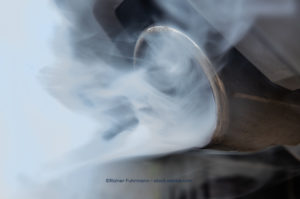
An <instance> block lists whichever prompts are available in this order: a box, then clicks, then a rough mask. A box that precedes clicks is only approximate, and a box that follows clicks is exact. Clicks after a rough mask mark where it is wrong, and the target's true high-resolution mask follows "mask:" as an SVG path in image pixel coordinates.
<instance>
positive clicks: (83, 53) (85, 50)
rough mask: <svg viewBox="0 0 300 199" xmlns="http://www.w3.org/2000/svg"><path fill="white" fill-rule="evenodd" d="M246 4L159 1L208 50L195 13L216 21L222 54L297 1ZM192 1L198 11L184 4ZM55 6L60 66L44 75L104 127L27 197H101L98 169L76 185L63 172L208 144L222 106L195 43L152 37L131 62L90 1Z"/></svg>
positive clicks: (61, 96) (53, 89)
mask: <svg viewBox="0 0 300 199" xmlns="http://www.w3.org/2000/svg"><path fill="white" fill-rule="evenodd" d="M107 1H109V0H107ZM102 2H103V3H105V2H106V1H104V0H102ZM157 2H158V1H157ZM248 2H249V1H242V0H236V1H234V0H231V1H230V0H228V1H222V2H221V1H212V0H206V1H204V0H203V1H200V0H199V1H195V0H190V1H181V0H174V1H170V0H167V1H159V2H158V4H159V6H160V7H161V8H163V9H164V11H165V12H167V13H169V15H171V16H173V17H174V18H176V19H177V20H178V21H181V22H183V23H185V26H186V28H185V29H184V30H183V29H180V28H179V27H175V28H178V29H180V31H186V32H185V33H186V34H187V35H190V36H192V37H193V39H194V40H195V41H196V42H197V44H198V45H199V46H200V47H201V48H203V50H205V49H204V48H205V44H206V42H208V40H209V39H210V38H209V34H210V33H211V32H214V31H215V30H214V29H210V28H209V26H207V25H204V24H202V23H199V21H198V20H197V19H198V18H197V16H198V15H199V16H200V15H203V16H204V17H205V18H207V19H208V21H209V19H210V20H211V23H212V27H214V28H215V29H217V30H218V31H220V32H221V33H222V35H223V36H224V38H225V39H226V42H224V43H220V45H219V46H218V48H219V53H225V52H226V50H228V49H229V48H230V47H231V46H232V45H234V44H235V43H236V42H238V41H239V40H240V39H241V38H242V37H243V35H244V34H246V33H247V31H248V30H249V29H250V28H251V25H252V23H253V22H254V21H255V19H256V17H258V16H260V15H263V14H265V15H268V16H274V15H275V16H277V15H278V14H279V15H282V14H288V13H290V12H292V11H293V3H292V2H293V1H292V0H289V1H280V0H278V2H279V3H278V2H277V1H276V2H277V3H276V4H275V3H269V2H270V1H252V3H250V4H249V3H248ZM188 3H189V5H191V6H192V8H193V10H194V11H195V12H189V10H184V9H183V8H184V7H186V5H187V4H188ZM58 5H59V6H60V7H61V10H62V12H63V14H64V16H65V21H64V23H63V24H61V25H60V26H59V27H58V28H57V37H56V39H55V40H56V41H55V47H56V50H57V64H55V66H53V67H50V68H46V69H44V70H43V71H42V73H41V75H40V78H41V79H42V81H44V83H45V85H46V87H47V89H48V90H49V91H50V93H51V94H52V95H53V96H55V97H56V98H57V99H58V100H59V101H60V102H61V103H63V104H64V105H65V106H66V107H68V108H69V109H71V110H74V111H77V112H79V113H82V114H85V115H87V116H88V117H91V118H93V120H94V121H96V122H97V123H98V125H99V127H98V132H96V133H95V136H94V137H93V139H92V140H90V141H89V142H87V143H85V145H84V146H83V147H81V148H78V149H77V150H74V151H73V152H71V153H70V154H67V155H66V154H61V155H62V157H63V159H64V160H62V161H61V162H62V164H63V169H61V167H59V169H57V167H54V168H55V169H54V171H53V170H52V172H49V173H46V174H45V176H46V177H45V179H44V178H42V179H39V180H37V181H33V182H30V183H28V184H29V185H28V187H26V188H27V189H28V190H30V191H31V190H33V192H34V196H33V195H31V193H30V195H29V196H28V198H40V197H41V196H43V198H47V197H49V198H63V199H68V198H74V196H76V197H77V198H80V199H81V198H85V199H90V198H94V197H95V198H96V196H95V195H93V194H94V193H93V190H90V189H89V188H88V187H89V185H90V183H93V182H94V181H93V180H94V178H93V175H94V174H95V172H99V171H94V170H92V171H90V170H89V171H88V172H83V173H82V175H86V176H85V177H82V178H80V179H82V180H81V181H80V182H78V183H75V182H73V183H71V184H68V183H65V177H66V175H68V174H66V173H65V171H67V173H72V172H74V171H76V170H77V169H78V168H84V167H88V166H93V165H97V164H101V163H105V162H108V161H112V160H118V159H123V158H128V157H143V156H150V155H158V154H166V153H171V152H175V151H179V150H184V149H189V148H193V147H203V146H205V145H206V144H208V143H209V141H210V140H211V137H212V134H213V131H214V128H215V127H216V121H217V114H216V112H217V110H216V106H215V103H214V99H213V95H212V91H211V89H210V86H209V83H208V80H207V79H206V77H205V75H204V74H203V71H201V69H200V68H199V66H198V65H197V64H196V65H195V64H191V60H192V57H194V54H193V53H194V52H193V51H191V49H190V45H188V44H186V43H185V42H183V41H181V40H180V39H177V38H174V37H169V35H167V36H165V37H155V38H151V37H150V38H148V43H149V44H150V49H149V51H148V52H147V53H148V54H147V55H149V56H146V57H144V58H143V62H142V64H140V65H138V67H133V60H132V62H128V61H125V60H123V56H124V55H122V53H121V52H120V50H119V49H118V47H117V44H116V43H114V41H111V40H110V38H109V37H108V36H107V35H106V34H105V32H104V30H103V29H102V27H101V26H100V25H99V24H98V23H97V21H96V20H95V17H94V15H93V5H94V1H93V0H90V1H80V0H73V1H61V2H59V3H58ZM195 35H197V37H195ZM125 38H126V37H125ZM122 39H124V37H123V38H122ZM125 42H128V43H130V42H132V40H131V38H128V41H125ZM210 42H211V41H210ZM212 42H214V41H212ZM150 55H151V56H150ZM130 58H131V59H133V57H129V59H130ZM63 155H65V156H63ZM61 162H60V163H61ZM81 171H82V170H79V171H78V170H77V171H76V172H81ZM45 172H48V171H45ZM102 172H103V173H105V172H106V171H102ZM49 176H50V177H49ZM49 178H50V179H51V180H52V179H53V178H57V179H59V180H58V181H59V183H58V184H56V182H52V181H50V182H49ZM45 182H46V183H45ZM68 182H69V181H68ZM25 184H26V183H25ZM100 186H101V183H100ZM37 187H38V191H36V190H37ZM50 187H51V188H50ZM30 191H29V192H30ZM36 192H37V193H36ZM95 193H96V192H95ZM35 194H36V195H35ZM17 197H18V198H21V196H17ZM22 198H26V196H22Z"/></svg>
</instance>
